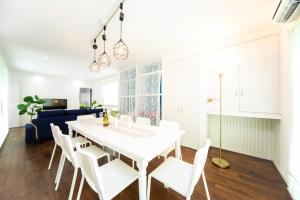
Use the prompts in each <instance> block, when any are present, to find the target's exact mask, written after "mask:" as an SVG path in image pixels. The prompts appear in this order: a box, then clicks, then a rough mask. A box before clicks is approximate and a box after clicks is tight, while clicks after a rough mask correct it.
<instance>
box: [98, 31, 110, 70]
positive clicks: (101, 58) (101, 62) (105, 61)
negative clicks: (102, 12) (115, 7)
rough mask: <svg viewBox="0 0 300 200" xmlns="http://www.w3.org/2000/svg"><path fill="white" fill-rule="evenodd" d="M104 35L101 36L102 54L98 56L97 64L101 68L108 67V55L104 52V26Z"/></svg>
mask: <svg viewBox="0 0 300 200" xmlns="http://www.w3.org/2000/svg"><path fill="white" fill-rule="evenodd" d="M103 30H104V33H103V35H102V40H103V46H104V49H103V53H102V54H100V56H99V58H98V63H99V65H100V66H101V67H108V66H109V65H110V58H109V56H108V54H107V53H106V51H105V41H106V35H105V31H106V25H105V26H104V27H103Z"/></svg>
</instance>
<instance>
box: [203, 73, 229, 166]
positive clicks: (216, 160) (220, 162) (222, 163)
mask: <svg viewBox="0 0 300 200" xmlns="http://www.w3.org/2000/svg"><path fill="white" fill-rule="evenodd" d="M222 80H223V74H222V73H219V81H220V98H219V99H212V98H208V99H207V102H208V103H209V102H213V101H215V100H219V103H220V113H219V117H220V123H219V126H220V146H219V157H215V158H212V163H213V164H214V165H216V166H218V167H220V168H222V169H225V168H228V167H229V162H227V161H226V160H224V159H223V158H222V121H223V119H222V118H223V115H222Z"/></svg>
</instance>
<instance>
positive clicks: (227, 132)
mask: <svg viewBox="0 0 300 200" xmlns="http://www.w3.org/2000/svg"><path fill="white" fill-rule="evenodd" d="M278 123H279V121H278V120H273V119H258V118H247V117H232V116H224V117H223V132H222V146H223V149H227V150H230V151H234V152H238V153H242V154H246V155H251V156H256V157H259V158H264V159H268V160H273V156H274V142H275V141H274V139H275V135H276V134H278V130H279V129H278ZM219 130H220V129H219V116H217V115H209V116H208V137H209V138H210V139H211V142H212V146H215V147H219Z"/></svg>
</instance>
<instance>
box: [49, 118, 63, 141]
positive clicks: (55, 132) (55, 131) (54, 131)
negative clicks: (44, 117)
mask: <svg viewBox="0 0 300 200" xmlns="http://www.w3.org/2000/svg"><path fill="white" fill-rule="evenodd" d="M50 127H51V131H52V135H53V138H54V142H55V143H56V144H57V145H58V146H61V142H60V140H59V136H58V134H59V131H60V129H59V127H58V126H55V125H54V124H53V123H51V124H50Z"/></svg>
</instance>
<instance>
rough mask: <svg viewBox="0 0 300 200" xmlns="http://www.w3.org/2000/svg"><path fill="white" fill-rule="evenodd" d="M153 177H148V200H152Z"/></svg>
mask: <svg viewBox="0 0 300 200" xmlns="http://www.w3.org/2000/svg"><path fill="white" fill-rule="evenodd" d="M151 178H152V177H151V175H149V176H148V185H147V200H150V193H151Z"/></svg>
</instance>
